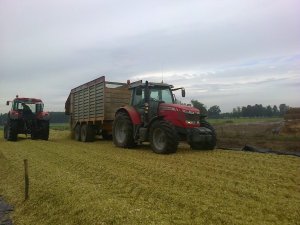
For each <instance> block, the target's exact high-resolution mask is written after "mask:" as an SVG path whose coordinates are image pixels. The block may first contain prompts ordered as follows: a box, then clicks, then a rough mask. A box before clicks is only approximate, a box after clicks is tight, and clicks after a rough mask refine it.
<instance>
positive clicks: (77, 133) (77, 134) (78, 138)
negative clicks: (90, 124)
mask: <svg viewBox="0 0 300 225" xmlns="http://www.w3.org/2000/svg"><path fill="white" fill-rule="evenodd" d="M80 130H81V127H80V124H77V125H76V126H75V128H74V131H75V132H74V133H75V135H74V138H75V140H76V141H81V131H80Z"/></svg>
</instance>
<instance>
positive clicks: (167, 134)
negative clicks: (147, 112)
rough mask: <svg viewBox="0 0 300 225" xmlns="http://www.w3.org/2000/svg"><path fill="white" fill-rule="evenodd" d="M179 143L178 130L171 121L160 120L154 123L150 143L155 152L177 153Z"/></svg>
mask: <svg viewBox="0 0 300 225" xmlns="http://www.w3.org/2000/svg"><path fill="white" fill-rule="evenodd" d="M178 143H179V140H178V136H177V133H176V130H175V128H174V126H173V125H172V124H171V123H170V122H168V121H165V120H158V121H156V122H154V123H153V125H152V126H151V129H150V145H151V148H152V150H153V151H154V152H155V153H158V154H170V153H175V152H176V151H177V147H178Z"/></svg>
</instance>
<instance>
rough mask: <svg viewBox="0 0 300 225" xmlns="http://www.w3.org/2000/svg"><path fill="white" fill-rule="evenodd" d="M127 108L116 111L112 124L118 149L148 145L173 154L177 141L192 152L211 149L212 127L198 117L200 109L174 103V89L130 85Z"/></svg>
mask: <svg viewBox="0 0 300 225" xmlns="http://www.w3.org/2000/svg"><path fill="white" fill-rule="evenodd" d="M129 89H130V90H131V100H130V105H127V106H124V107H121V108H119V109H118V110H117V112H116V115H115V120H114V123H113V141H114V144H115V145H116V146H118V147H124V148H131V147H134V146H136V145H137V144H140V143H142V142H150V145H151V148H152V150H153V151H154V152H155V153H159V154H169V153H175V152H176V151H177V147H178V144H179V141H186V142H187V143H188V144H189V145H190V146H191V148H192V149H214V148H215V145H216V133H215V130H214V128H213V127H212V126H211V125H210V124H209V123H208V122H207V121H205V119H204V118H205V117H203V116H201V115H200V111H199V109H196V108H193V107H190V106H186V105H181V104H176V103H175V95H174V94H173V91H176V90H180V89H181V91H182V96H183V97H185V90H184V88H174V87H173V86H172V85H169V84H164V83H150V82H148V81H146V82H145V83H142V81H139V82H135V83H132V84H130V86H129Z"/></svg>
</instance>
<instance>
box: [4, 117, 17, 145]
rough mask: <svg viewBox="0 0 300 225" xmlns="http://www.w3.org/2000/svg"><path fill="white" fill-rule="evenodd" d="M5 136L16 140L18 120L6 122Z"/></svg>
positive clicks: (9, 139) (10, 139)
mask: <svg viewBox="0 0 300 225" xmlns="http://www.w3.org/2000/svg"><path fill="white" fill-rule="evenodd" d="M6 137H7V140H8V141H17V139H18V121H14V120H11V121H9V122H8V124H7V130H6Z"/></svg>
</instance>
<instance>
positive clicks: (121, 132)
mask: <svg viewBox="0 0 300 225" xmlns="http://www.w3.org/2000/svg"><path fill="white" fill-rule="evenodd" d="M115 137H116V139H117V141H118V142H119V143H123V142H124V141H125V139H126V123H125V122H124V121H118V123H117V126H116V130H115Z"/></svg>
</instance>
